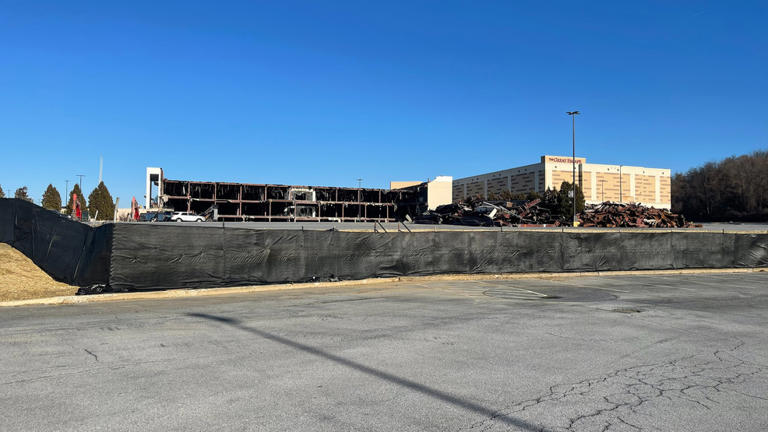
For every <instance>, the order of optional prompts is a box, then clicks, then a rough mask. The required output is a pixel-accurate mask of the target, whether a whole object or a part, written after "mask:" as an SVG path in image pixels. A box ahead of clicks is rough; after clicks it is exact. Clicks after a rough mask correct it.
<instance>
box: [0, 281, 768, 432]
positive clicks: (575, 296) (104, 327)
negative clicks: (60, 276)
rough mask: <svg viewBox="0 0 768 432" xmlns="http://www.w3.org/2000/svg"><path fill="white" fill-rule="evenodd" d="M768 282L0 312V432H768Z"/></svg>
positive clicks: (310, 295)
mask: <svg viewBox="0 0 768 432" xmlns="http://www.w3.org/2000/svg"><path fill="white" fill-rule="evenodd" d="M767 328H768V273H738V274H726V273H717V274H701V275H653V276H650V275H643V276H595V277H569V278H536V279H515V280H491V279H489V280H473V281H422V282H418V283H411V282H409V283H395V284H370V285H359V286H353V287H339V288H322V289H319V288H317V289H302V290H289V291H275V292H262V293H252V294H232V295H223V296H216V297H205V298H193V297H188V298H178V299H165V300H154V301H148V300H144V301H128V302H115V303H94V304H82V305H70V306H41V307H24V308H6V309H2V310H0V347H2V349H1V350H0V406H2V407H3V409H2V410H0V430H30V431H31V430H34V431H44V430H57V431H60V430H63V431H96V430H105V431H106V430H109V431H114V430H125V431H146V430H163V431H166V430H179V431H181V430H183V431H191V430H264V431H282V430H312V431H315V430H318V431H343V430H349V431H352V430H354V431H359V430H371V431H378V430H397V431H424V430H428V431H446V430H447V431H502V430H520V431H539V430H541V431H646V430H647V431H724V430H739V431H765V430H768V331H766V329H767Z"/></svg>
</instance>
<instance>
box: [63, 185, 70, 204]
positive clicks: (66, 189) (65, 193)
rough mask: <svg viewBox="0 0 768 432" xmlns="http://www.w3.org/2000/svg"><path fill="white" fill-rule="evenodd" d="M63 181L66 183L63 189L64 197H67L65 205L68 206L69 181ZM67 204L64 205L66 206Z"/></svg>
mask: <svg viewBox="0 0 768 432" xmlns="http://www.w3.org/2000/svg"><path fill="white" fill-rule="evenodd" d="M64 181H65V182H67V186H66V188H65V189H64V196H65V197H67V200H66V203H67V204H69V180H64ZM67 204H64V205H67Z"/></svg>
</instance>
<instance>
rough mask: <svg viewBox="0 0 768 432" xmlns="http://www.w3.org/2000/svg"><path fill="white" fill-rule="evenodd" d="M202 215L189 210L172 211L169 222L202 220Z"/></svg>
mask: <svg viewBox="0 0 768 432" xmlns="http://www.w3.org/2000/svg"><path fill="white" fill-rule="evenodd" d="M204 220H205V219H203V217H202V216H200V215H196V214H194V213H190V212H173V214H172V215H171V222H202V221H204Z"/></svg>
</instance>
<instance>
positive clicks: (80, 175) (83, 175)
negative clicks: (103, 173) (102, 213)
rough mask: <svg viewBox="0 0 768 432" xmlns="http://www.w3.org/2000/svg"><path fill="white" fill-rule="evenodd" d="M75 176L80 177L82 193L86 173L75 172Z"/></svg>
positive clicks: (81, 191)
mask: <svg viewBox="0 0 768 432" xmlns="http://www.w3.org/2000/svg"><path fill="white" fill-rule="evenodd" d="M75 177H80V193H81V194H82V193H84V192H83V177H85V174H75Z"/></svg>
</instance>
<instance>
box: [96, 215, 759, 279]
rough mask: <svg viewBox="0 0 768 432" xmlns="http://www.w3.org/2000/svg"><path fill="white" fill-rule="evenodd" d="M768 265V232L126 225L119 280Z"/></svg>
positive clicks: (115, 257) (121, 227)
mask: <svg viewBox="0 0 768 432" xmlns="http://www.w3.org/2000/svg"><path fill="white" fill-rule="evenodd" d="M767 266H768V234H731V233H711V232H696V231H685V232H680V231H673V232H669V231H667V232H658V231H657V232H650V231H648V232H642V231H630V232H627V231H623V232H618V231H614V232H590V231H581V232H578V231H576V232H574V231H564V232H558V231H548V232H543V231H504V232H501V231H496V232H493V231H459V232H457V231H452V232H451V231H443V232H414V233H361V232H339V231H300V230H250V229H238V228H226V229H224V228H221V229H219V228H208V227H196V226H184V227H179V226H164V225H160V224H158V225H149V224H147V225H140V224H118V225H117V226H116V227H115V229H114V240H113V248H112V268H111V277H110V283H111V284H112V286H113V287H115V288H118V289H132V290H143V289H166V288H198V287H219V286H238V285H250V284H267V283H286V282H306V281H313V280H324V279H331V278H338V279H364V278H371V277H391V276H418V275H433V274H440V273H464V274H482V273H519V272H577V271H610V270H665V269H692V268H736V267H767Z"/></svg>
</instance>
